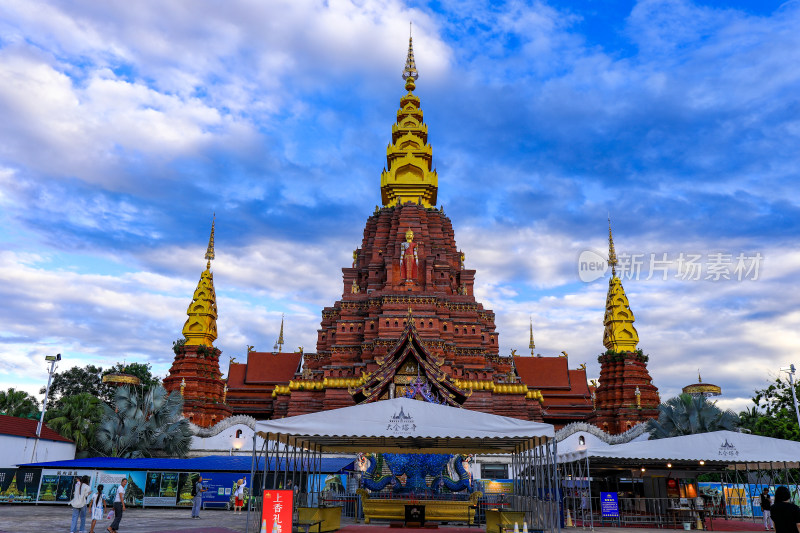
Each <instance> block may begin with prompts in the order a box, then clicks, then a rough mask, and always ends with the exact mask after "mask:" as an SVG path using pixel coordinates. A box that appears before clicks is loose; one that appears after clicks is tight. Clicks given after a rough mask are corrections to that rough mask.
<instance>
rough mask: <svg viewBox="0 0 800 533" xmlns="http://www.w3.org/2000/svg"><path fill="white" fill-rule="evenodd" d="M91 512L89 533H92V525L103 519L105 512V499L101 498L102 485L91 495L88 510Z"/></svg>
mask: <svg viewBox="0 0 800 533" xmlns="http://www.w3.org/2000/svg"><path fill="white" fill-rule="evenodd" d="M89 509H90V510H91V512H92V527H90V528H89V533H94V525H95V524H96V523H97V521H98V520H102V519H103V515H104V514H105V512H106V499H105V498H103V485H98V486H97V492H95V493H94V494H93V495H92V503H91V507H90V508H89Z"/></svg>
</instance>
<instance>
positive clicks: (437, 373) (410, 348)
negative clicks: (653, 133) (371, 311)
mask: <svg viewBox="0 0 800 533" xmlns="http://www.w3.org/2000/svg"><path fill="white" fill-rule="evenodd" d="M408 359H413V360H414V361H416V362H417V364H418V365H419V367H418V368H419V369H421V372H422V373H421V374H418V376H417V378H418V379H417V383H412V384H411V385H412V386H413V385H416V386H418V387H422V386H427V387H430V390H428V393H430V394H431V395H432V398H427V397H426V398H425V399H426V400H428V401H431V400H434V401H440V402H443V403H446V404H447V405H452V406H455V407H458V406H461V404H463V403H464V402H465V401H466V399H467V398H468V397H469V395H470V393H469V392H467V391H464V390H462V389H461V388H459V387H458V386H457V385H456V384H455V383H454V382H453V380H452V378H451V377H450V376H449V375H448V374H447V373H446V372H444V371H443V370H441V368H440V366H441V364H442V361H440V360H438V359H437V358H436V357H434V356H433V355H431V353H430V352H428V350H426V349H425V347H424V346H423V345H422V341H420V338H419V335H418V334H417V328H416V325H415V320H414V318H413V317H411V316H409V320H408V323H407V324H406V327H405V329H404V330H403V334H402V335H401V336H400V339H399V340H398V341H397V343H396V344H395V345H394V347H393V348H392V349H391V350H389V352H388V353H387V354H386V356H385V357H384V358H382V359H381V360H379V361H378V363H379V365H380V368H379V369H378V370H376V371H375V372H374V373H373V374H372V375H371V376H370V377H369V379H367V381H366V382H365V383H364V384H363V385H361V386H359V387H356V388H355V389H353V390H351V391H350V393H351V394H352V395H353V399H354V400H355V401H356V403H364V402H370V401H374V400H378V399H380V398H381V397H382V396H383V395H385V394H386V392H387V389H389V387H390V385H391V383H393V378H394V376H395V374H396V373H397V372H398V370H399V369H400V368H401V366H402V365H404V364H405V362H406V361H407V360H408ZM421 378H424V380H423V379H421ZM420 393H421V394H422V395H423V396H425V393H424V392H422V391H420Z"/></svg>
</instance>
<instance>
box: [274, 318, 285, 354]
mask: <svg viewBox="0 0 800 533" xmlns="http://www.w3.org/2000/svg"><path fill="white" fill-rule="evenodd" d="M275 344H276V345H277V346H278V352H281V351H283V345H284V344H285V343H284V342H283V313H281V331H280V333H278V340H277V342H275Z"/></svg>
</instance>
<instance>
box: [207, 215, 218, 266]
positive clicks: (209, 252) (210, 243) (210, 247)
mask: <svg viewBox="0 0 800 533" xmlns="http://www.w3.org/2000/svg"><path fill="white" fill-rule="evenodd" d="M216 222H217V214H216V213H214V216H213V218H212V219H211V236H210V237H209V238H208V248H207V249H206V259H207V260H208V262H207V263H206V269H209V268H211V261H212V260H213V259H214V224H216Z"/></svg>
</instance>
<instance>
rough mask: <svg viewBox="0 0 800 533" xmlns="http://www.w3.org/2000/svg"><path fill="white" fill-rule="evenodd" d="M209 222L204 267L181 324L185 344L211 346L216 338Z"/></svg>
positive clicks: (212, 242)
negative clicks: (183, 322) (183, 321)
mask: <svg viewBox="0 0 800 533" xmlns="http://www.w3.org/2000/svg"><path fill="white" fill-rule="evenodd" d="M215 222H216V220H214V221H212V222H211V237H210V239H209V241H208V249H207V250H206V256H205V258H206V260H207V262H206V269H205V270H204V271H203V273H202V274H200V281H199V282H198V283H197V288H196V289H195V291H194V296H192V303H190V304H189V308H188V309H187V310H186V314H187V315H189V318H187V319H186V323H185V324H184V325H183V336H184V337H185V338H186V345H187V346H200V345H202V346H213V345H214V341H215V340H216V339H217V295H216V293H215V292H214V274H213V273H212V272H211V260H212V259H214V224H215Z"/></svg>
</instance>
